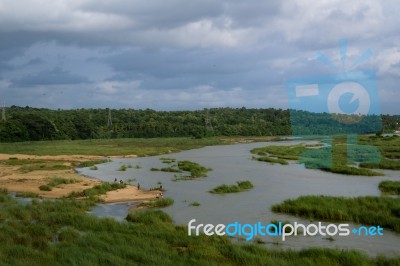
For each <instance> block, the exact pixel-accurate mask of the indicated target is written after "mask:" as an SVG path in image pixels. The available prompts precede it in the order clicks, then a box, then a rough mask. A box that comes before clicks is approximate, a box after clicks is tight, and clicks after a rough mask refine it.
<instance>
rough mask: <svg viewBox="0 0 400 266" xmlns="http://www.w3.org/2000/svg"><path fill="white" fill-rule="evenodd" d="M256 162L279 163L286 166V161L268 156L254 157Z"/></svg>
mask: <svg viewBox="0 0 400 266" xmlns="http://www.w3.org/2000/svg"><path fill="white" fill-rule="evenodd" d="M254 158H255V159H256V160H257V161H260V162H268V163H279V164H282V165H288V164H289V163H288V161H287V160H285V159H281V158H273V157H270V156H262V157H254Z"/></svg>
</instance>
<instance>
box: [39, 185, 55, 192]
mask: <svg viewBox="0 0 400 266" xmlns="http://www.w3.org/2000/svg"><path fill="white" fill-rule="evenodd" d="M39 189H40V190H41V191H52V190H53V188H52V187H51V186H49V185H41V186H39Z"/></svg>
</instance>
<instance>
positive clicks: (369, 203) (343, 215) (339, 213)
mask: <svg viewBox="0 0 400 266" xmlns="http://www.w3.org/2000/svg"><path fill="white" fill-rule="evenodd" d="M272 210H273V211H274V212H279V213H285V214H292V215H295V216H301V217H306V218H309V219H322V220H329V221H351V222H354V223H360V224H366V225H380V226H382V227H385V228H388V229H391V230H394V231H396V232H397V233H400V200H398V199H393V198H389V197H357V198H344V197H331V196H302V197H299V198H297V199H294V200H292V199H290V200H285V201H284V202H283V203H280V204H277V205H273V206H272Z"/></svg>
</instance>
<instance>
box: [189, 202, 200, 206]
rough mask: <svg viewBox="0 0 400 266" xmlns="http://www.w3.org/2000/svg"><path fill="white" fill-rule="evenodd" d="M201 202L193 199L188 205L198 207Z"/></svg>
mask: <svg viewBox="0 0 400 266" xmlns="http://www.w3.org/2000/svg"><path fill="white" fill-rule="evenodd" d="M200 205H201V204H200V202H198V201H193V202H192V203H190V204H189V206H194V207H198V206H200Z"/></svg>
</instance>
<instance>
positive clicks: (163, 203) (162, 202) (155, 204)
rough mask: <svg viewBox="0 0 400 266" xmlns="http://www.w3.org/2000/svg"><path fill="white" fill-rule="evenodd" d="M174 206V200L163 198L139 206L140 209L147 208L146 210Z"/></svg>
mask: <svg viewBox="0 0 400 266" xmlns="http://www.w3.org/2000/svg"><path fill="white" fill-rule="evenodd" d="M172 204H174V199H172V198H162V199H156V200H151V201H144V202H142V203H140V204H139V205H137V206H138V207H145V208H164V207H168V206H170V205H172Z"/></svg>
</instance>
